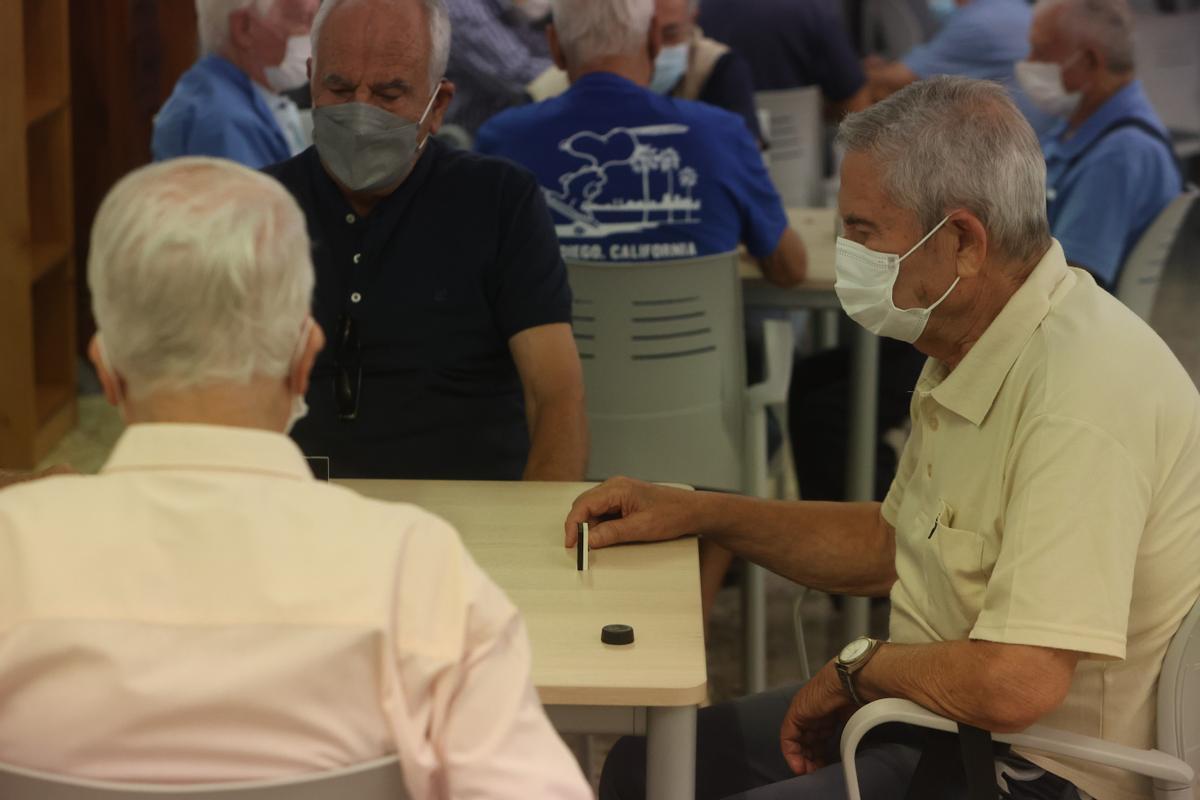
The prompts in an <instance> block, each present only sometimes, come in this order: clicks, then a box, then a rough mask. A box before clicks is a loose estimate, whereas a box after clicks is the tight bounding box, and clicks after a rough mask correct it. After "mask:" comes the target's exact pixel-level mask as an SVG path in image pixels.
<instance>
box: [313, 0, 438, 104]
mask: <svg viewBox="0 0 1200 800" xmlns="http://www.w3.org/2000/svg"><path fill="white" fill-rule="evenodd" d="M367 1H368V0H322V2H321V7H320V8H318V9H317V15H316V17H314V18H313V24H312V33H311V37H312V59H313V72H314V73H315V72H316V69H317V43H318V41H319V40H320V38H321V29H322V28H323V27H325V21H326V20H328V19H329V15H330V14H332V13H333V11H334V9H336V8H339V7H341V6H343V5H345V4H347V3H361V2H367ZM402 1H403V0H374V2H388V3H393V4H394V3H397V2H402ZM421 2H422V4H423V5H424V6H425V13H426V15H427V16H428V17H429V43H430V51H429V88H430V89H431V90H432V89H435V88H437V85H438V84H439V83H440V82H441V80H442V78H443V77H445V75H446V64H448V63H449V62H450V13H449V12H448V11H447V10H446V0H421Z"/></svg>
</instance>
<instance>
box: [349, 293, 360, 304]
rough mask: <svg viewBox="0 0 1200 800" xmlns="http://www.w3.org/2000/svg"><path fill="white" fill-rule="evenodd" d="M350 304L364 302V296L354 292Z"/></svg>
mask: <svg viewBox="0 0 1200 800" xmlns="http://www.w3.org/2000/svg"><path fill="white" fill-rule="evenodd" d="M350 302H351V303H361V302H362V295H361V294H359V293H358V292H353V293H351V295H350Z"/></svg>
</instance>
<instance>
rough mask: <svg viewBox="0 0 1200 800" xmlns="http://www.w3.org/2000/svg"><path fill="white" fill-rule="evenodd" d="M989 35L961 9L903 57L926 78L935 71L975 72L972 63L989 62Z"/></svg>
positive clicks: (945, 72) (948, 73)
mask: <svg viewBox="0 0 1200 800" xmlns="http://www.w3.org/2000/svg"><path fill="white" fill-rule="evenodd" d="M991 49H992V48H991V47H990V46H989V36H988V33H987V32H986V31H981V30H980V29H979V27H978V26H976V25H975V24H973V23H972V22H971V21H970V20H968V19H965V18H964V17H963V14H962V11H961V9H960V10H959V11H957V12H955V13H954V15H953V16H952V17H950V19H948V20H947V21H946V24H945V26H943V27H942V29H941V30H940V31H938V32H937V35H935V36H934V37H933V38H932V39H930V40H929V41H928V42H926V43H925V44H922V45H918V46H917V47H914V48H913V49H912V50H910V51H909V52H908V55H906V56H905V57H904V58H903V59H901V61H902V62H903V63H904V65H905V66H906V67H908V68H909V69H910V70H912V71H913V74H914V75H916V76H917V77H918V78H921V79H922V80H924V79H925V78H931V77H933V76H935V75H966V76H968V77H982V76H981V75H976V74H975V72H974V69H973V67H974V66H975V65H977V64H979V63H981V62H982V63H987V61H988V60H989V53H990V51H991Z"/></svg>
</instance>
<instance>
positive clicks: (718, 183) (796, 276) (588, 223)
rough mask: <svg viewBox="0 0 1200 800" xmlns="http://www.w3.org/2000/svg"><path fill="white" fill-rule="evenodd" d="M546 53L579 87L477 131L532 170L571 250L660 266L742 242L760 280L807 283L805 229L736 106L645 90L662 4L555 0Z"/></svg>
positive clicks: (571, 254)
mask: <svg viewBox="0 0 1200 800" xmlns="http://www.w3.org/2000/svg"><path fill="white" fill-rule="evenodd" d="M554 11H555V13H554V23H553V24H552V25H551V26H550V28H549V41H550V50H551V54H552V55H553V57H554V60H555V63H557V64H558V65H559V66H560V67H561V68H562V69H565V70H566V72H567V75H568V77H569V78H570V80H571V88H570V89H569V90H568V91H567V92H566V93H565V94H563V95H561V96H559V97H555V98H553V99H551V100H546V101H545V102H542V103H538V104H536V105H532V106H527V107H525V108H519V109H510V110H508V111H506V112H504V113H502V114H500V115H499V116H497V117H495V118H493V119H492V120H491V121H489V122H488V123H487V124H486V125H484V126H483V127H482V128H481V129H480V130H479V135H478V138H477V140H476V146H477V148H478V149H479V151H480V152H482V153H486V154H489V155H497V156H502V157H505V158H508V159H510V160H512V161H515V162H516V163H518V164H521V165H523V166H525V167H527V168H528V169H530V170H532V171H533V173H534V174H535V175H536V176H537V178H538V181H539V183H541V185H542V189H543V191H544V192H545V195H546V200H547V204H548V205H549V207H550V210H551V212H552V213H553V216H554V222H555V225H556V228H557V231H558V239H559V242H560V244H561V245H562V251H563V255H564V256H566V257H567V258H569V259H579V260H590V261H626V262H627V261H658V260H668V259H680V258H694V257H697V256H707V255H714V254H717V253H724V252H729V251H731V250H734V249H736V248H737V246H738V244H740V243H745V245H746V249H747V250H749V252H750V254H751V255H752V256H753V257H754V258H756V259H757V260H758V263H759V265H760V266H761V267H762V271H763V274H764V276H765V277H766V278H767V279H768V280H770V281H771V282H773V283H775V284H778V285H781V286H788V285H792V284H796V283H799V282H800V281H802V280H803V279H804V274H805V269H806V266H807V259H806V255H805V251H804V245H803V243H802V242H801V241H800V237H799V236H798V235H797V234H796V232H795V231H793V230H792V229H791V228H789V227H788V221H787V215H786V213H785V212H784V209H783V205H782V203H781V202H780V199H779V195H778V194H777V193H776V191H775V187H774V186H773V185H772V184H771V180H770V178H769V177H768V176H767V170H766V167H765V166H764V164H763V160H762V156H761V155H760V153H759V150H758V145H757V143H756V142H755V140H754V137H753V136H752V135H751V133H750V131H749V129H748V128H747V127H746V123H745V121H743V120H742V118H741V117H739V116H738V115H736V114H733V113H730V112H728V111H724V110H721V109H718V108H714V107H711V106H708V105H704V104H702V103H695V102H690V101H686V100H677V99H674V98H671V97H666V96H663V95H660V94H657V93H655V92H653V91H651V90H650V89H649V88H647V87H648V85H649V84H650V79H651V75H652V74H653V72H654V65H655V59H656V57H657V56H658V53H659V50H660V49H661V42H662V34H661V31H660V29H659V25H658V23H657V21H656V20H655V18H654V0H557V2H555V4H554Z"/></svg>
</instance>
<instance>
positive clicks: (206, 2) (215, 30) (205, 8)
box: [196, 0, 276, 55]
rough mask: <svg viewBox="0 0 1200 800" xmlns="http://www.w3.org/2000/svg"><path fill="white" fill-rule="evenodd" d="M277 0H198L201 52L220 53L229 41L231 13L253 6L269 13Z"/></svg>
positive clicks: (197, 17) (197, 25) (197, 14)
mask: <svg viewBox="0 0 1200 800" xmlns="http://www.w3.org/2000/svg"><path fill="white" fill-rule="evenodd" d="M275 2H276V0H196V30H197V32H198V33H199V34H200V52H201V53H204V54H205V55H208V54H209V53H219V52H221V51H222V50H224V49H225V45H227V44H228V43H229V15H230V14H232V13H233V12H235V11H241V10H242V9H244V8H250V7H253V8H254V10H255V11H257V12H258V13H259V14H267V13H269V12H270V11H271V7H272V6H273V5H275Z"/></svg>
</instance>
